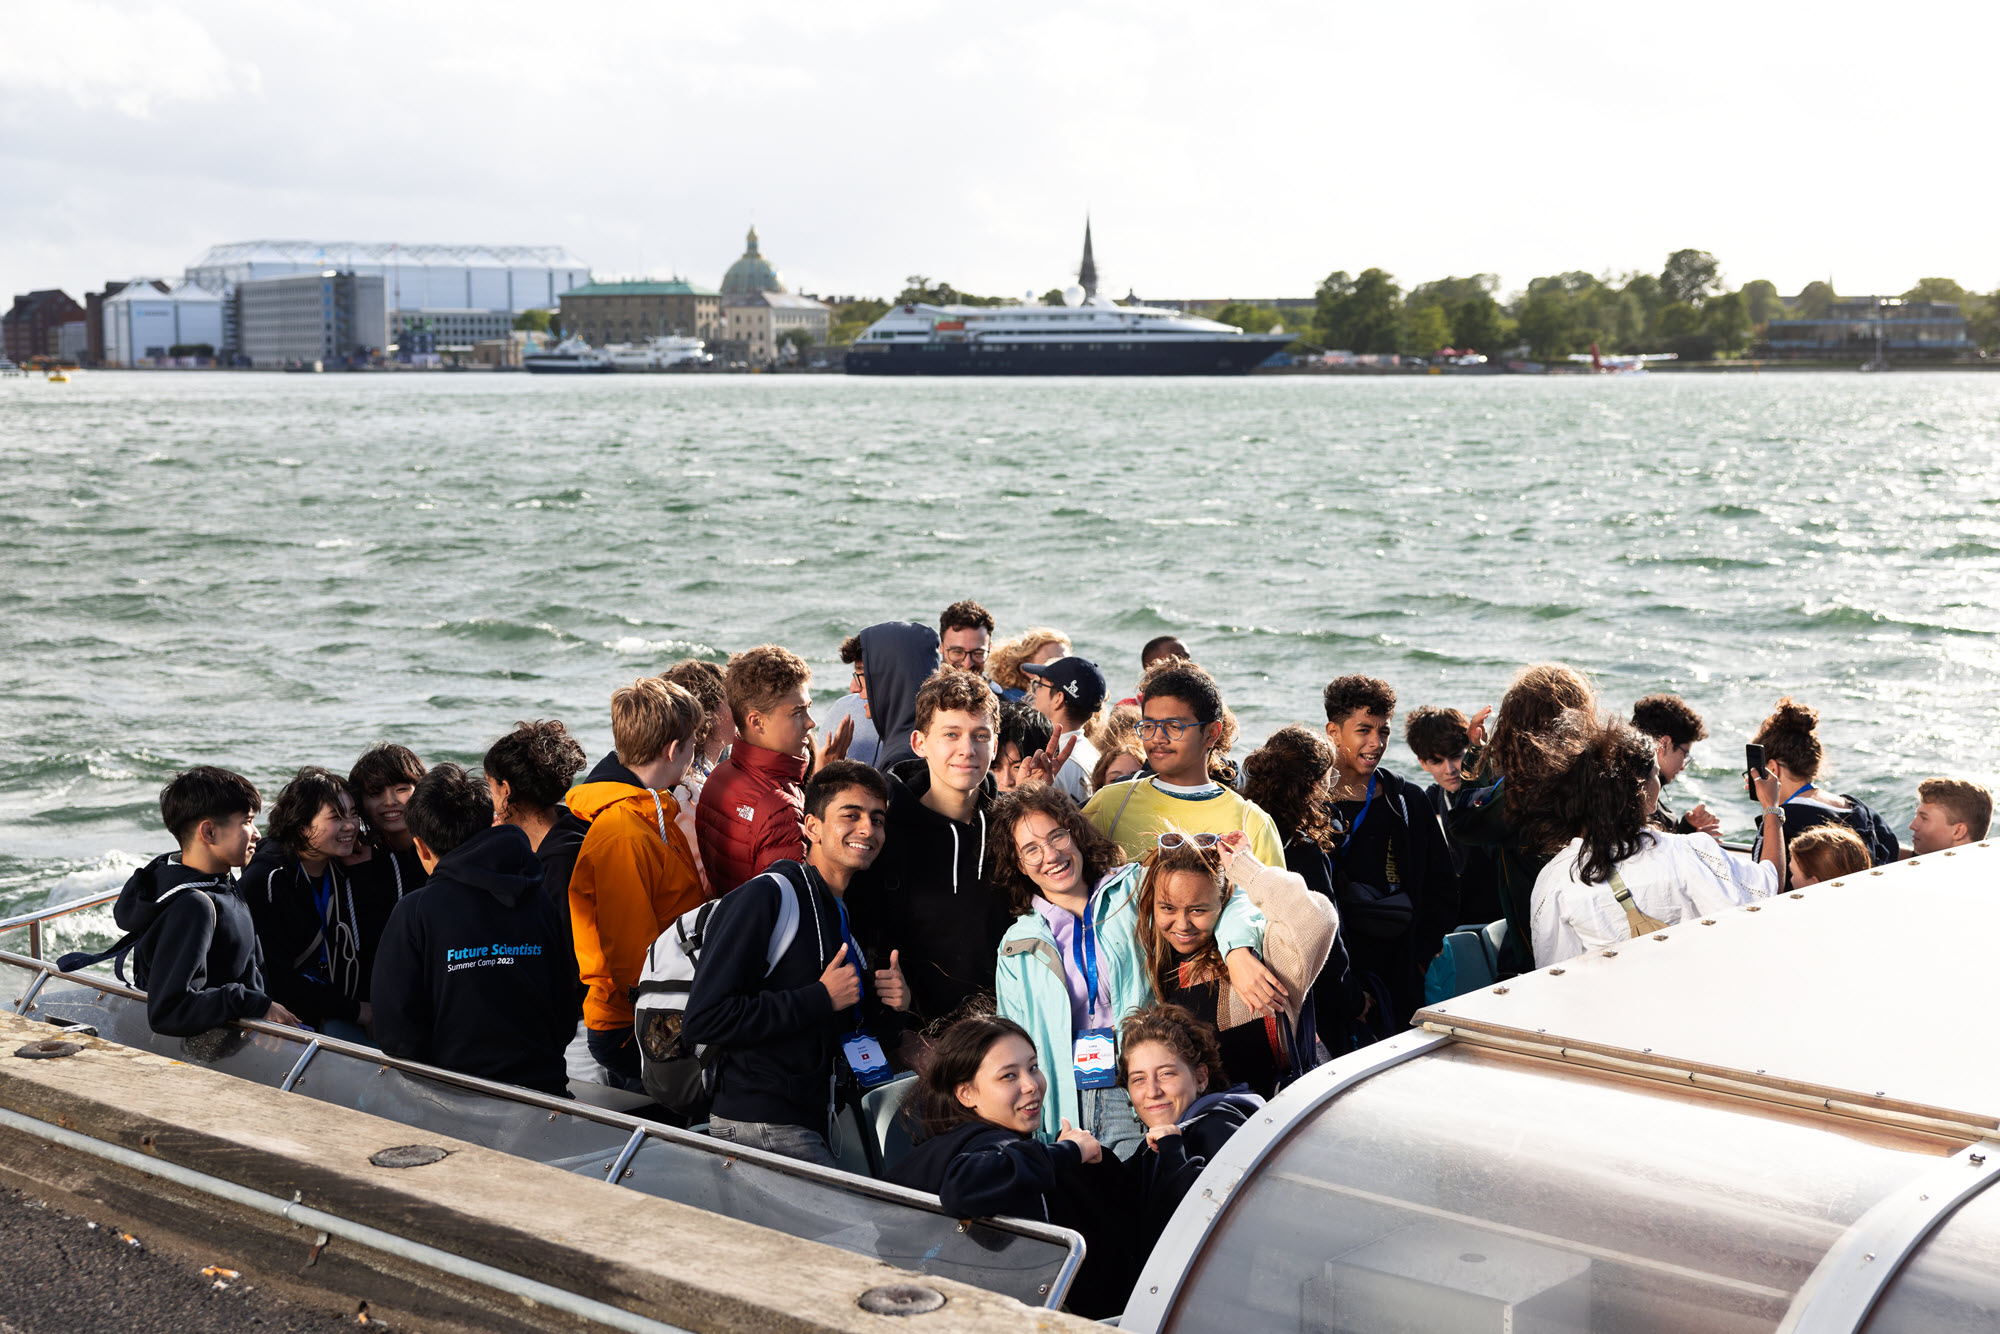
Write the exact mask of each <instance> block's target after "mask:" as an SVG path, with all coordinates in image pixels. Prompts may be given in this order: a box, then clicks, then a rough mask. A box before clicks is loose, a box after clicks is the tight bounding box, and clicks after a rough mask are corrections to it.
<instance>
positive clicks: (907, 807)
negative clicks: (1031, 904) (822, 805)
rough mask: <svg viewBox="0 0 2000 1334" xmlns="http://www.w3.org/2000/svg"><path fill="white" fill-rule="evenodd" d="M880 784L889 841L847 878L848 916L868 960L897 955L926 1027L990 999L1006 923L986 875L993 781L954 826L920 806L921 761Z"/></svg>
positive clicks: (1000, 894)
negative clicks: (850, 881) (885, 793)
mask: <svg viewBox="0 0 2000 1334" xmlns="http://www.w3.org/2000/svg"><path fill="white" fill-rule="evenodd" d="M888 779H889V829H888V838H887V839H886V840H884V842H883V844H882V854H881V856H879V857H877V858H876V859H875V864H874V865H873V866H870V867H869V868H868V869H867V870H865V871H863V872H861V873H860V874H858V875H856V876H855V877H854V885H853V887H852V888H851V889H849V890H848V891H847V907H848V911H850V912H852V913H853V914H854V932H855V935H856V936H858V937H859V938H860V940H861V943H862V944H863V945H864V946H866V947H867V949H868V952H869V954H870V955H871V956H872V957H873V958H876V959H879V960H881V961H882V962H883V963H884V964H886V963H887V961H888V958H889V952H890V951H891V950H900V951H902V965H903V976H904V978H905V979H906V980H907V981H908V982H909V984H910V1009H911V1011H912V1013H913V1014H915V1015H916V1016H918V1018H919V1019H920V1020H922V1021H923V1022H925V1023H931V1022H935V1021H937V1020H939V1019H942V1018H944V1017H945V1016H947V1015H949V1014H951V1013H952V1012H953V1011H954V1010H956V1009H958V1008H959V1007H960V1006H961V1005H963V1004H965V1002H966V1001H967V1000H969V999H971V998H972V997H974V996H980V995H986V996H991V995H992V994H993V974H994V969H995V967H996V965H997V962H998V960H999V957H1000V938H1001V937H1002V936H1004V935H1006V934H1007V928H1008V927H1009V926H1012V925H1013V923H1014V914H1013V912H1012V910H1011V909H1010V908H1009V907H1008V904H1007V895H1006V893H1005V892H1004V891H1002V890H1000V889H998V888H996V887H995V886H994V885H993V884H992V883H991V882H989V881H988V879H987V874H986V873H987V870H988V868H990V867H991V866H992V865H993V849H992V848H991V847H990V846H988V842H987V835H988V830H987V815H988V811H989V809H990V808H991V806H992V804H993V795H994V794H993V777H992V775H990V774H989V775H987V778H986V781H985V783H984V784H983V785H982V787H981V788H980V791H979V797H978V801H977V802H976V803H975V805H974V808H973V813H972V818H971V819H970V820H968V821H966V822H964V823H963V824H961V823H959V822H958V821H957V820H954V819H952V818H951V817H949V816H946V815H940V814H939V813H938V812H936V811H934V810H932V809H931V808H930V807H928V806H926V805H924V794H925V793H927V792H929V791H930V790H931V771H930V765H929V764H928V763H926V762H925V761H924V760H921V759H910V760H905V761H904V762H903V763H901V764H899V765H897V766H896V767H895V768H894V769H893V770H891V771H890V772H889V775H888Z"/></svg>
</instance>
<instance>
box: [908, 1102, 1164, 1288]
mask: <svg viewBox="0 0 2000 1334" xmlns="http://www.w3.org/2000/svg"><path fill="white" fill-rule="evenodd" d="M1142 1152H1143V1150H1142ZM889 1180H891V1181H892V1182H894V1183H895V1184H897V1185H899V1186H908V1187H909V1188H910V1189H912V1190H923V1191H930V1192H931V1193H933V1194H935V1195H936V1196H937V1197H938V1201H939V1203H941V1204H943V1205H944V1208H945V1212H946V1213H948V1214H951V1215H952V1216H953V1217H955V1218H995V1217H1008V1218H1026V1219H1030V1220H1032V1221H1036V1222H1046V1223H1054V1224H1055V1225H1056V1226H1057V1227H1067V1228H1074V1229H1075V1230H1076V1231H1078V1232H1080V1233H1082V1234H1083V1242H1084V1255H1083V1266H1082V1268H1080V1269H1079V1270H1078V1271H1077V1275H1076V1281H1075V1282H1074V1283H1072V1284H1071V1285H1070V1290H1069V1296H1068V1297H1067V1298H1066V1299H1065V1300H1064V1302H1063V1305H1064V1306H1065V1307H1066V1308H1067V1309H1068V1310H1070V1311H1071V1312H1073V1313H1074V1314H1076V1315H1080V1316H1087V1317H1088V1318H1090V1319H1092V1320H1102V1319H1104V1318H1105V1317H1107V1316H1114V1315H1117V1314H1118V1313H1119V1312H1120V1311H1122V1310H1124V1309H1125V1301H1126V1298H1127V1297H1129V1296H1130V1295H1131V1292H1132V1284H1133V1282H1134V1280H1136V1279H1137V1278H1138V1265H1137V1263H1136V1260H1137V1259H1143V1258H1144V1253H1143V1252H1139V1253H1136V1254H1135V1252H1134V1251H1133V1250H1132V1245H1131V1240H1132V1239H1131V1235H1130V1234H1131V1231H1132V1218H1133V1216H1134V1211H1135V1209H1136V1207H1137V1204H1138V1200H1137V1198H1136V1196H1135V1194H1134V1192H1133V1188H1132V1176H1131V1174H1130V1173H1128V1172H1127V1171H1126V1169H1125V1166H1124V1164H1122V1163H1120V1162H1119V1161H1118V1159H1117V1158H1116V1157H1114V1156H1113V1155H1112V1154H1111V1153H1110V1152H1109V1151H1108V1150H1107V1151H1106V1152H1105V1153H1104V1154H1103V1155H1102V1156H1101V1157H1100V1158H1099V1159H1098V1161H1097V1162H1094V1163H1086V1162H1084V1161H1083V1151H1082V1150H1081V1149H1079V1148H1078V1147H1077V1146H1076V1145H1075V1144H1074V1143H1063V1142H1057V1143H1055V1144H1043V1143H1042V1142H1041V1141H1039V1140H1037V1139H1036V1138H1035V1137H1034V1136H1033V1135H1023V1134H1021V1133H1020V1132H1019V1131H1014V1130H1008V1129H1007V1128H1005V1127H1004V1126H996V1125H994V1124H993V1123H992V1122H990V1121H968V1122H966V1123H965V1124H964V1125H961V1126H956V1127H954V1128H952V1129H951V1130H947V1131H946V1132H944V1133H943V1134H942V1135H933V1136H931V1137H930V1138H929V1139H926V1140H924V1141H922V1142H921V1143H919V1144H918V1145H917V1146H916V1147H915V1148H913V1149H911V1150H910V1152H909V1154H908V1156H907V1157H905V1158H904V1159H903V1161H902V1162H900V1163H898V1164H896V1166H895V1167H894V1168H892V1169H890V1172H889Z"/></svg>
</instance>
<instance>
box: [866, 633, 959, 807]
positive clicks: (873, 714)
mask: <svg viewBox="0 0 2000 1334" xmlns="http://www.w3.org/2000/svg"><path fill="white" fill-rule="evenodd" d="M941 661H942V659H941V658H939V656H938V634H937V631H936V630H934V629H932V628H931V627H930V626H928V625H920V624H918V623H917V622H915V621H883V622H882V623H881V624H880V625H871V626H869V627H868V628H867V629H866V630H863V631H862V632H861V665H862V668H863V670H865V671H866V672H867V673H868V717H869V719H870V720H871V721H872V722H873V723H874V724H875V733H876V735H877V736H879V737H881V739H882V745H881V748H880V749H879V750H877V751H876V752H875V767H876V768H877V769H880V770H881V771H882V772H883V773H888V772H889V770H890V769H891V768H893V767H894V766H896V765H898V764H901V763H902V762H903V761H904V760H907V759H911V758H913V757H914V756H915V755H916V752H915V751H913V750H911V749H910V733H912V732H914V731H916V730H917V688H918V687H919V686H921V685H923V683H924V682H925V681H928V680H929V679H930V678H931V676H932V675H933V674H934V673H935V672H936V671H937V669H938V664H939V663H940V662H941Z"/></svg>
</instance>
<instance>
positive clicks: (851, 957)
mask: <svg viewBox="0 0 2000 1334" xmlns="http://www.w3.org/2000/svg"><path fill="white" fill-rule="evenodd" d="M833 906H834V908H835V909H836V910H838V912H839V913H840V943H841V944H843V945H845V946H847V962H848V963H850V964H852V965H854V976H855V977H856V978H858V979H859V980H860V982H861V991H862V994H863V995H866V994H867V991H868V974H867V973H865V972H863V971H862V969H861V949H860V947H859V946H857V945H856V944H855V943H854V937H853V936H851V935H849V934H848V933H847V905H846V904H845V903H842V902H841V901H840V900H839V899H835V900H834V901H833ZM861 1026H862V1021H861V1002H860V1001H859V1000H857V1001H855V1002H854V1027H855V1030H856V1031H857V1032H858V1031H860V1029H861Z"/></svg>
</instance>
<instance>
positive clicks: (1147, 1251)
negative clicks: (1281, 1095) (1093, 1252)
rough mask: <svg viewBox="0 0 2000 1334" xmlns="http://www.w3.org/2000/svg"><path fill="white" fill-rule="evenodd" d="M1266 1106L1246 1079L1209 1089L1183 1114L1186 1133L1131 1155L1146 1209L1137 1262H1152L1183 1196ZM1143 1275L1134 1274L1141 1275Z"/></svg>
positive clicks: (1134, 1185)
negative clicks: (1244, 1082)
mask: <svg viewBox="0 0 2000 1334" xmlns="http://www.w3.org/2000/svg"><path fill="white" fill-rule="evenodd" d="M1263 1106H1264V1100H1263V1099H1262V1098H1260V1097H1258V1096H1256V1095H1255V1094H1253V1093H1251V1092H1250V1090H1249V1088H1248V1087H1246V1086H1245V1085H1242V1084H1238V1085H1236V1086H1235V1087H1234V1088H1229V1089H1224V1090H1223V1091H1221V1092H1219V1093H1209V1094H1204V1095H1203V1096H1202V1097H1199V1098H1197V1099H1195V1101H1194V1102H1193V1103H1192V1104H1191V1105H1190V1106H1189V1107H1188V1109H1187V1112H1186V1114H1185V1115H1183V1116H1182V1117H1181V1123H1180V1125H1181V1133H1180V1134H1178V1135H1168V1136H1166V1137H1164V1138H1163V1139H1161V1140H1160V1141H1159V1148H1157V1149H1150V1148H1147V1147H1146V1146H1144V1145H1141V1146H1140V1147H1139V1150H1138V1152H1136V1153H1134V1154H1133V1155H1132V1156H1131V1157H1130V1158H1128V1159H1126V1160H1125V1163H1124V1170H1125V1174H1126V1175H1127V1176H1128V1177H1130V1178H1131V1189H1132V1190H1133V1191H1134V1193H1135V1194H1136V1195H1137V1196H1138V1204H1139V1209H1140V1213H1139V1231H1138V1235H1137V1236H1135V1237H1134V1238H1133V1243H1132V1244H1133V1254H1134V1258H1135V1260H1136V1267H1137V1268H1139V1269H1144V1268H1145V1267H1146V1257H1147V1256H1149V1255H1151V1254H1152V1252H1153V1243H1155V1242H1157V1241H1158V1240H1159V1239H1160V1234H1161V1233H1162V1232H1165V1231H1166V1230H1167V1224H1168V1223H1169V1222H1171V1221H1172V1219H1173V1216H1174V1210H1176V1209H1178V1208H1180V1204H1181V1200H1182V1198H1183V1197H1184V1196H1186V1195H1187V1193H1188V1190H1189V1188H1190V1187H1192V1186H1193V1185H1194V1183H1195V1181H1196V1180H1197V1179H1199V1178H1200V1176H1201V1174H1202V1171H1203V1169H1204V1168H1206V1167H1207V1166H1208V1165H1209V1164H1210V1163H1212V1162H1214V1161H1215V1155H1216V1154H1218V1153H1220V1152H1222V1146H1223V1145H1225V1144H1227V1143H1228V1142H1229V1137H1230V1136H1231V1135H1234V1134H1235V1133H1236V1132H1237V1131H1238V1130H1241V1129H1242V1128H1243V1123H1244V1122H1246V1121H1248V1120H1249V1119H1250V1116H1251V1114H1252V1113H1254V1112H1256V1111H1258V1110H1260V1109H1261V1108H1262V1107H1263ZM1137 1277H1138V1276H1137V1275H1136V1274H1134V1276H1133V1278H1134V1280H1135V1281H1136V1280H1137Z"/></svg>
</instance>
